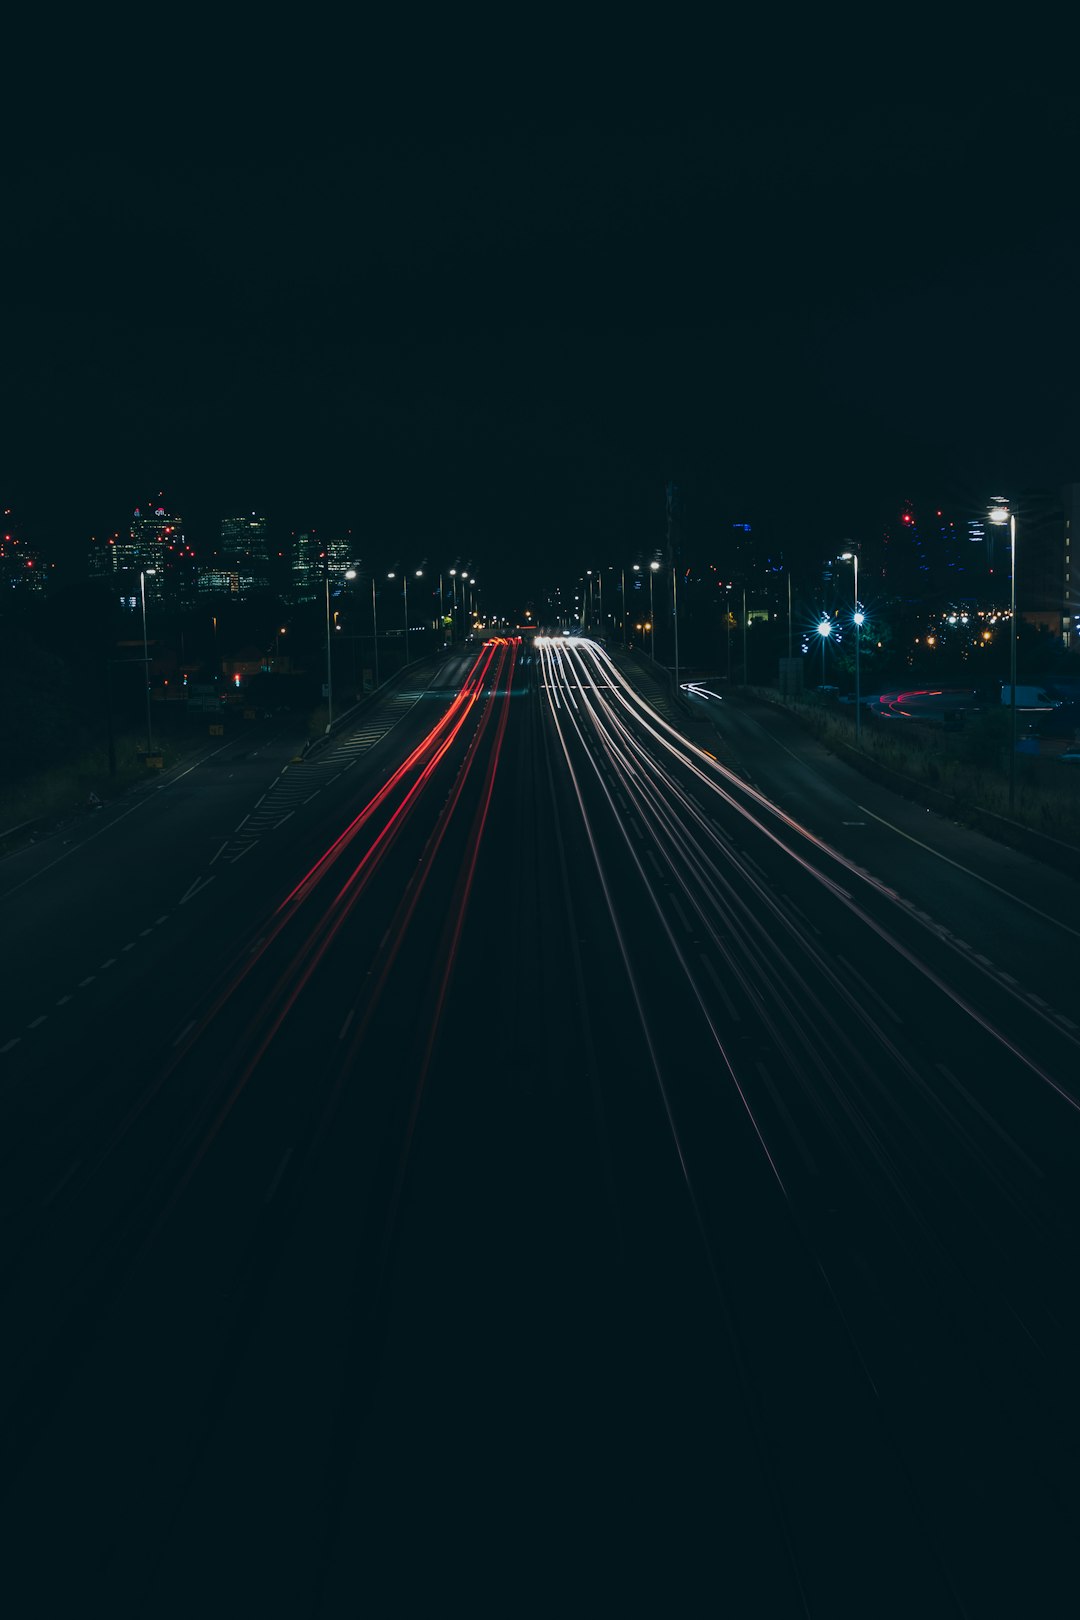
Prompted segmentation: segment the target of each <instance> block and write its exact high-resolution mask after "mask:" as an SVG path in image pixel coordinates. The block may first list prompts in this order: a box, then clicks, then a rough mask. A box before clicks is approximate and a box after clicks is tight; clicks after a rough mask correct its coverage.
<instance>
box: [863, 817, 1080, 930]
mask: <svg viewBox="0 0 1080 1620" xmlns="http://www.w3.org/2000/svg"><path fill="white" fill-rule="evenodd" d="M859 809H860V810H861V811H862V812H863V813H864V815H868V816H873V818H874V820H875V821H880V822H881V825H882V826H883V827H888V828H889V830H890V832H894V833H899V835H900V837H901V838H906V839H907V841H908V843H909V844H917V845H918V846H919V848H920V849H925V850H926V852H927V854H928V855H935V856H936V857H937V859H938V860H939V861H945V862H946V863H947V864H948V865H949V866H955V867H956V870H957V871H958V872H963V873H965V874H966V875H967V876H968V877H971V878H974V879H975V880H976V882H978V883H985V885H986V887H987V888H988V889H996V890H997V892H998V894H1003V895H1004V896H1005V898H1006V900H1009V901H1011V902H1012V904H1013V905H1014V906H1023V907H1024V909H1025V910H1026V911H1032V912H1034V913H1035V916H1036V917H1041V918H1042V919H1043V921H1044V922H1048V923H1053V924H1054V927H1055V928H1060V929H1062V930H1063V931H1064V932H1065V933H1066V934H1072V936H1073V937H1074V939H1080V929H1076V928H1070V927H1069V925H1068V923H1063V922H1061V921H1059V919H1058V918H1057V917H1051V915H1050V913H1049V912H1047V911H1041V910H1040V909H1039V907H1038V906H1033V905H1032V904H1031V902H1030V900H1023V899H1021V897H1020V896H1019V895H1018V894H1013V892H1012V890H1011V889H1004V888H1002V886H1001V884H1000V883H995V882H993V880H992V879H991V878H988V877H983V876H982V875H981V874H980V873H979V872H973V871H972V869H971V867H970V866H965V865H964V864H963V863H962V862H961V861H954V860H953V858H952V856H951V855H943V854H942V853H941V851H940V850H939V849H935V848H934V846H933V845H932V844H924V843H923V841H922V839H921V838H915V837H913V836H912V834H911V833H906V832H905V831H904V829H903V828H902V827H897V826H895V825H894V824H893V823H892V822H891V821H886V819H885V817H884V816H879V815H876V814H875V813H874V811H873V810H867V808H866V806H865V805H863V804H860V805H859Z"/></svg>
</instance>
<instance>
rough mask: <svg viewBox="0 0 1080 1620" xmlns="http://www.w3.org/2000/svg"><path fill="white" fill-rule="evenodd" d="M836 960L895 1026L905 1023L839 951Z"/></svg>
mask: <svg viewBox="0 0 1080 1620" xmlns="http://www.w3.org/2000/svg"><path fill="white" fill-rule="evenodd" d="M836 960H837V961H838V962H839V963H840V965H841V967H842V968H843V969H844V971H845V973H847V975H848V977H849V978H850V979H853V980H854V981H855V983H856V984H857V985H858V987H859V989H860V990H861V991H863V992H864V993H865V994H866V995H868V996H870V997H871V999H872V1000H873V1001H875V1002H876V1003H877V1005H878V1006H879V1007H880V1008H881V1010H882V1012H884V1013H887V1014H888V1016H889V1017H890V1018H891V1019H892V1021H893V1023H894V1024H902V1023H903V1022H904V1020H903V1017H902V1016H901V1014H900V1013H898V1012H897V1011H896V1008H895V1007H890V1006H889V1003H888V1002H887V1001H886V1000H885V998H884V997H883V996H880V995H879V994H878V992H877V991H876V990H875V989H874V987H873V985H872V984H871V983H870V981H869V980H868V979H865V978H864V977H863V975H862V974H861V973H860V972H859V971H858V969H857V968H853V967H852V965H851V963H850V962H849V961H847V959H846V958H845V957H843V956H841V955H840V953H839V951H838V952H837V953H836Z"/></svg>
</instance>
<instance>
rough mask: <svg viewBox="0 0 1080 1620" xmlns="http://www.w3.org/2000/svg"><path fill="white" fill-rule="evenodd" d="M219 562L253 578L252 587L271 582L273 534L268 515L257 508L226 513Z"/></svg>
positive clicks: (229, 568)
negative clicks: (233, 514) (237, 513)
mask: <svg viewBox="0 0 1080 1620" xmlns="http://www.w3.org/2000/svg"><path fill="white" fill-rule="evenodd" d="M217 566H218V567H219V568H225V569H228V570H232V571H233V572H235V573H236V574H237V575H238V576H239V577H240V578H241V579H243V580H245V581H250V582H251V583H250V585H249V587H248V588H249V589H259V588H265V587H266V586H268V585H269V584H270V536H269V524H268V523H267V520H266V518H264V517H260V516H259V515H258V513H256V512H250V513H248V514H247V515H245V516H243V517H223V518H222V520H221V542H220V547H219V557H218V559H217Z"/></svg>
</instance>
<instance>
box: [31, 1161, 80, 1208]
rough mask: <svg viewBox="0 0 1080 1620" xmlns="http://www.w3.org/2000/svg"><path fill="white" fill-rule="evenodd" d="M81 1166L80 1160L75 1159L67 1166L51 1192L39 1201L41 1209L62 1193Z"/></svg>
mask: <svg viewBox="0 0 1080 1620" xmlns="http://www.w3.org/2000/svg"><path fill="white" fill-rule="evenodd" d="M81 1164H82V1160H81V1159H76V1160H75V1163H74V1164H72V1165H69V1166H68V1168H67V1169H66V1170H65V1171H64V1174H63V1175H62V1176H61V1177H60V1180H59V1181H58V1182H56V1183H55V1184H54V1186H53V1187H52V1189H51V1191H49V1192H47V1193H46V1194H45V1197H44V1198H43V1199H42V1200H41V1207H42V1209H47V1208H48V1206H49V1205H50V1204H51V1203H52V1201H53V1199H54V1198H55V1197H57V1195H58V1194H59V1193H61V1192H63V1190H64V1188H65V1187H66V1186H67V1184H68V1182H69V1181H70V1180H71V1178H72V1176H73V1175H74V1174H75V1172H76V1170H77V1169H78V1168H79V1166H80V1165H81Z"/></svg>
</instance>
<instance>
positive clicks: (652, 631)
mask: <svg viewBox="0 0 1080 1620" xmlns="http://www.w3.org/2000/svg"><path fill="white" fill-rule="evenodd" d="M659 567H660V564H659V563H658V562H651V563H650V564H649V639H650V641H651V642H652V661H653V663H654V664H655V663H656V614H655V613H654V612H653V580H654V579H655V578H656V570H657V569H658V568H659Z"/></svg>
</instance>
